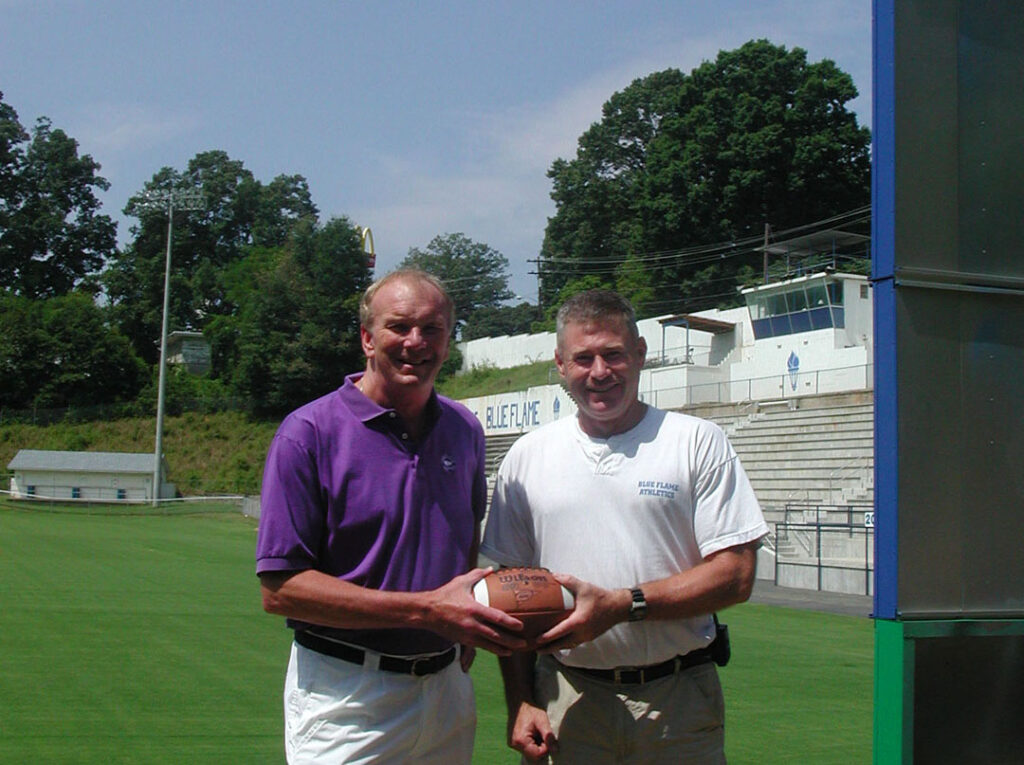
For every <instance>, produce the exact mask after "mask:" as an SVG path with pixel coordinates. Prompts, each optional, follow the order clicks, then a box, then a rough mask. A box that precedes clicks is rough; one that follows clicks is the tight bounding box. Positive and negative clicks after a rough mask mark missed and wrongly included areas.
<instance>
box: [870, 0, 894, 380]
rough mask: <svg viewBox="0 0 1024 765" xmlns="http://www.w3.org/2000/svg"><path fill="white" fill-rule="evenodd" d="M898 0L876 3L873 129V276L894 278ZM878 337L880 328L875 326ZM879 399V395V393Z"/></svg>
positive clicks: (875, 277) (883, 0)
mask: <svg viewBox="0 0 1024 765" xmlns="http://www.w3.org/2000/svg"><path fill="white" fill-rule="evenodd" d="M895 2H896V0H874V24H872V33H873V51H874V56H873V61H872V64H873V79H872V85H873V87H872V96H871V101H872V106H871V112H872V116H873V120H872V127H871V275H872V277H873V278H874V279H885V278H889V277H892V276H893V273H894V270H895V258H896V222H895V218H896V115H895V110H896V97H895V92H896V90H895V89H896V79H895V63H894V62H895V56H896V41H895V29H896V20H895V16H896V6H895ZM875 335H876V337H877V335H878V325H877V324H876V325H875ZM875 395H876V396H877V395H878V391H877V389H876V391H875Z"/></svg>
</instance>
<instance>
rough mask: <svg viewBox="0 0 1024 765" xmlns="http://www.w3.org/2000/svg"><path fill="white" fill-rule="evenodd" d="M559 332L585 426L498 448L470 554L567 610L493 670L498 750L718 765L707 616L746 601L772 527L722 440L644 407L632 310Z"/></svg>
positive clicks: (563, 318) (572, 316)
mask: <svg viewBox="0 0 1024 765" xmlns="http://www.w3.org/2000/svg"><path fill="white" fill-rule="evenodd" d="M556 329H557V348H556V350H555V362H556V364H557V365H558V370H559V372H560V373H561V375H562V378H563V380H564V381H565V384H566V386H567V387H568V389H569V392H570V394H571V395H572V397H573V399H574V400H575V401H576V403H577V405H578V406H579V412H578V415H577V417H576V418H571V419H566V420H560V421H557V422H554V423H552V424H550V425H547V426H545V427H543V428H540V429H539V430H536V431H533V432H531V433H528V434H526V435H525V436H523V437H522V438H521V439H519V441H517V442H516V444H515V445H514V446H513V447H512V449H511V450H510V451H509V453H508V455H507V456H506V458H505V460H504V461H503V463H502V465H501V468H500V470H499V473H498V481H497V484H496V487H495V491H494V497H493V501H492V504H491V511H490V516H489V519H488V522H487V528H486V531H485V533H484V540H483V545H482V547H481V552H482V553H483V554H484V555H486V556H488V557H490V558H491V559H493V560H495V561H497V562H498V563H500V564H502V565H508V566H542V567H544V568H548V569H550V570H551V571H553V572H555V573H556V576H557V578H558V579H559V580H560V581H561V582H562V583H563V584H565V585H566V587H568V588H569V589H570V590H572V591H573V592H574V593H575V595H576V610H575V611H574V612H573V614H572V615H571V616H570V617H569V618H567V619H566V620H565V621H563V622H561V623H560V624H558V625H556V626H555V627H553V628H552V629H550V630H549V631H548V632H547V633H545V634H544V635H542V636H541V638H540V639H539V642H538V652H539V653H540V654H541V655H540V658H539V659H538V654H537V653H519V654H514V655H513V656H511V657H506V658H502V659H501V665H502V675H503V677H504V681H505V695H506V700H507V702H508V709H509V745H510V746H512V747H513V748H515V749H517V750H519V751H520V752H522V753H523V755H524V757H525V758H526V759H527V760H536V759H546V758H548V757H550V758H551V759H553V760H556V761H562V762H586V763H588V765H597V763H605V762H607V763H613V762H614V763H621V762H630V761H638V762H639V761H642V762H662V761H664V762H686V763H691V762H700V763H719V762H724V761H725V755H724V715H725V710H724V702H723V698H722V690H721V686H720V684H719V681H718V675H717V671H716V669H715V664H714V663H713V662H712V652H711V650H709V648H708V646H709V645H710V644H711V642H712V641H713V640H714V638H715V633H716V622H715V621H714V619H713V617H712V614H714V612H716V611H718V610H720V609H722V608H725V607H727V606H730V605H733V604H736V603H741V602H743V601H745V600H747V599H748V598H749V597H750V592H751V589H752V588H753V584H754V574H755V564H756V554H757V548H758V546H759V545H760V540H761V538H762V537H763V536H764V535H765V534H766V533H767V532H768V527H767V525H766V524H765V521H764V517H763V516H762V514H761V509H760V507H759V505H758V503H757V499H756V498H755V497H754V493H753V491H752V490H751V487H750V482H749V481H748V480H747V477H746V474H745V473H744V472H743V468H742V467H741V465H740V464H739V460H738V459H737V457H736V453H735V452H734V451H733V449H732V446H731V445H730V444H729V442H728V441H727V440H726V438H725V435H724V434H723V433H722V431H721V429H719V428H718V427H717V426H716V425H714V424H712V423H710V422H707V421H705V420H701V419H698V418H695V417H690V416H687V415H683V414H679V413H676V412H664V411H661V410H658V409H655V408H653V407H649V406H647V405H646V404H644V403H643V402H642V401H640V399H639V395H638V389H639V382H640V370H641V368H642V367H643V363H644V357H645V355H646V352H647V344H646V343H645V341H644V339H643V338H642V337H640V335H639V332H638V331H637V326H636V318H635V314H634V312H633V309H632V307H631V306H630V304H629V302H628V301H626V300H625V299H624V298H622V297H621V296H620V295H618V294H616V293H614V292H610V291H606V290H591V291H588V292H584V293H581V294H578V295H576V296H574V297H572V298H570V299H569V300H568V301H566V303H565V304H564V305H563V306H562V307H561V309H560V310H559V312H558V318H557V327H556Z"/></svg>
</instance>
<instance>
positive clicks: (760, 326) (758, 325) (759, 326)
mask: <svg viewBox="0 0 1024 765" xmlns="http://www.w3.org/2000/svg"><path fill="white" fill-rule="evenodd" d="M750 323H751V324H752V325H753V327H754V339H755V340H763V339H764V338H766V337H771V336H772V327H771V320H770V319H752V320H751V322H750Z"/></svg>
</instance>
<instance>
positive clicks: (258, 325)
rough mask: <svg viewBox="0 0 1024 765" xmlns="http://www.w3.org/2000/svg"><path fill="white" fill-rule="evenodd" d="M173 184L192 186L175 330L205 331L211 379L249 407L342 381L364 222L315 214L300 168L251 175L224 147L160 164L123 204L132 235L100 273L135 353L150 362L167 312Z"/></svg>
mask: <svg viewBox="0 0 1024 765" xmlns="http://www.w3.org/2000/svg"><path fill="white" fill-rule="evenodd" d="M168 192H174V193H175V194H184V193H185V192H192V193H193V194H196V193H197V194H198V196H199V197H200V199H201V200H202V204H201V206H200V209H198V210H181V211H180V212H179V211H178V210H175V212H174V221H173V231H172V247H171V250H172V252H171V290H170V301H169V302H170V309H169V319H168V323H169V325H170V329H171V330H184V329H187V330H195V331H202V332H204V334H205V335H206V337H207V338H208V339H209V340H210V341H211V345H212V362H213V363H212V371H211V375H212V376H213V378H215V379H217V380H219V381H220V382H221V383H222V384H223V385H224V386H225V387H226V388H227V389H228V390H230V391H231V392H232V393H233V394H235V395H237V396H239V397H241V398H243V399H244V400H245V401H246V402H247V405H248V407H249V408H250V409H252V410H254V411H257V412H260V413H266V414H280V413H282V412H285V411H287V410H288V409H291V408H294V407H296V406H298V405H300V404H302V403H305V402H306V401H309V400H310V399H312V398H314V397H316V396H317V395H320V394H323V393H326V392H327V391H329V390H331V389H332V388H335V387H337V386H338V385H339V384H340V382H341V378H342V375H343V374H344V373H346V372H349V371H353V369H355V368H358V367H359V366H361V363H362V358H361V353H360V345H359V331H358V300H359V297H360V296H361V294H362V292H363V290H365V289H366V287H367V286H368V284H369V281H370V271H369V267H368V263H367V261H366V256H365V254H364V253H363V251H362V241H361V237H360V232H359V230H358V229H357V228H356V227H355V226H353V225H352V224H350V223H349V222H348V221H347V220H346V219H344V218H335V219H331V220H329V221H328V222H326V223H321V222H320V221H319V219H318V211H317V208H316V205H314V204H313V201H312V198H311V195H310V191H309V186H308V184H307V182H306V180H305V178H303V177H302V176H301V175H280V176H278V177H276V178H274V179H273V180H272V181H271V182H270V183H267V184H264V183H261V182H260V181H259V180H257V179H256V178H255V177H254V176H253V174H252V173H251V172H250V171H249V170H248V169H246V168H245V166H244V164H243V163H242V162H241V161H238V160H234V159H231V158H230V157H229V156H228V155H227V154H226V153H225V152H223V151H210V152H205V153H202V154H198V155H196V156H195V157H194V158H193V159H192V160H191V161H190V162H189V163H188V166H187V168H186V169H185V170H184V171H182V172H179V171H177V170H175V169H172V168H163V169H161V170H160V171H159V172H157V173H156V174H155V175H154V176H153V178H152V179H151V180H150V181H149V182H148V183H147V184H146V186H145V188H144V189H142V190H141V191H140V192H139V193H138V194H137V195H135V196H134V197H133V198H132V199H131V201H130V202H129V203H128V206H127V207H126V213H128V214H131V215H134V216H136V217H137V218H138V219H139V224H138V225H137V226H135V227H133V229H132V233H133V235H134V239H133V240H132V241H131V242H130V243H129V244H128V246H127V247H126V248H125V249H124V251H123V252H119V253H118V254H117V255H116V256H115V258H114V259H113V260H112V262H111V264H110V267H109V268H108V269H107V270H106V271H105V272H104V274H103V283H104V285H105V286H106V289H107V294H108V296H109V298H110V312H111V316H112V317H113V319H114V321H115V322H116V324H117V326H119V327H120V328H121V330H122V331H123V333H124V334H125V335H126V336H128V337H129V338H131V340H132V343H133V345H134V347H135V349H136V351H137V353H138V354H139V355H140V356H141V357H142V358H144V359H145V360H147V361H149V362H151V363H153V362H156V361H157V358H158V352H159V348H158V344H157V340H158V339H159V337H160V324H161V319H162V313H163V288H164V268H165V258H166V246H167V208H166V204H164V203H162V204H160V205H155V206H153V205H150V204H148V203H147V199H148V198H149V197H151V196H152V195H153V194H154V193H155V195H156V196H158V197H159V196H161V195H166V194H167V193H168Z"/></svg>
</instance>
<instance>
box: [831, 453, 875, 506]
mask: <svg viewBox="0 0 1024 765" xmlns="http://www.w3.org/2000/svg"><path fill="white" fill-rule="evenodd" d="M871 460H872V458H871V457H854V458H853V459H852V460H850V461H849V462H847V463H846V464H845V465H840V466H839V467H837V468H836V469H835V470H833V471H832V472H831V473H829V474H828V499H829V502H832V501H834V499H835V497H834V496H833V493H832V492H833V488H832V484H833V482H834V481H835V479H837V478H839V477H841V476H842V475H843V474H844V473H845V472H846V471H847V470H849V471H852V470H853V469H854V468H857V469H863V468H867V467H868V465H869V464H870V463H871ZM855 463H861V464H855ZM840 499H842V489H840Z"/></svg>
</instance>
